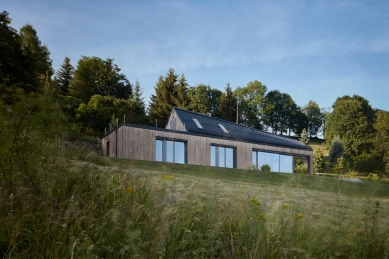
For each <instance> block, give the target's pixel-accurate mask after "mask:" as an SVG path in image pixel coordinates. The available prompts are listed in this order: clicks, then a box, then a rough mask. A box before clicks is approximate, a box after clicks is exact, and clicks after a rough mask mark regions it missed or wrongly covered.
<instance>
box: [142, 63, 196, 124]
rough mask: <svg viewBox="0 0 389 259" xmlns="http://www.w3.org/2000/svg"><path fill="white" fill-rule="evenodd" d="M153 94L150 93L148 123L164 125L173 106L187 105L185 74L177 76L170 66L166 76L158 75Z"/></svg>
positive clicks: (185, 106) (182, 106) (184, 107)
mask: <svg viewBox="0 0 389 259" xmlns="http://www.w3.org/2000/svg"><path fill="white" fill-rule="evenodd" d="M154 89H155V95H154V94H153V95H151V98H150V105H149V117H150V125H155V122H156V121H157V125H158V127H165V126H166V123H167V122H168V120H169V115H170V112H171V110H172V109H173V107H174V106H176V107H179V108H183V109H187V108H188V107H189V98H188V85H187V83H186V79H185V76H184V75H182V76H181V77H179V76H178V75H177V74H175V72H174V69H172V68H170V69H169V71H168V72H167V74H166V76H160V77H159V78H158V81H157V83H156V85H155V87H154Z"/></svg>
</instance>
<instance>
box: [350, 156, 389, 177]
mask: <svg viewBox="0 0 389 259" xmlns="http://www.w3.org/2000/svg"><path fill="white" fill-rule="evenodd" d="M354 170H356V171H358V172H361V173H365V174H369V173H376V174H380V173H382V172H384V170H385V164H384V163H383V162H382V157H381V156H380V155H379V154H377V153H375V154H362V155H360V156H358V157H357V158H356V160H355V163H354Z"/></svg>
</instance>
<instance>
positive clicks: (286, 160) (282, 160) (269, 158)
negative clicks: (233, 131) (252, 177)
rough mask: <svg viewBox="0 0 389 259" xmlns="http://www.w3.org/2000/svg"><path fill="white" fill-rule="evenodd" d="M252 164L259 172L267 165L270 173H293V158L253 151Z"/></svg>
mask: <svg viewBox="0 0 389 259" xmlns="http://www.w3.org/2000/svg"><path fill="white" fill-rule="evenodd" d="M252 163H253V166H256V168H258V169H259V170H261V167H262V166H264V165H268V166H270V171H271V172H282V173H293V156H287V155H280V154H275V153H267V152H261V151H256V150H253V151H252Z"/></svg>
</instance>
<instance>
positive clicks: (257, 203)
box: [250, 198, 261, 205]
mask: <svg viewBox="0 0 389 259" xmlns="http://www.w3.org/2000/svg"><path fill="white" fill-rule="evenodd" d="M250 202H251V203H252V204H255V205H261V203H259V201H257V200H256V199H254V198H253V199H251V200H250Z"/></svg>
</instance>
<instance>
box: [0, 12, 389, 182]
mask: <svg viewBox="0 0 389 259" xmlns="http://www.w3.org/2000/svg"><path fill="white" fill-rule="evenodd" d="M0 24H1V28H0V29H1V44H2V46H1V49H0V52H1V53H0V59H1V60H0V62H1V63H0V64H1V66H0V77H1V79H0V92H1V96H0V101H1V115H0V116H1V121H2V125H3V127H2V132H1V135H2V137H1V138H2V139H3V141H2V144H0V145H1V146H2V148H1V150H2V151H1V152H2V153H3V154H11V153H12V152H10V151H11V150H18V148H17V147H15V145H16V143H17V139H18V138H20V139H22V141H21V142H20V145H22V143H23V144H25V143H27V142H28V143H30V144H31V145H34V144H37V143H34V141H35V140H34V141H33V139H34V138H33V137H32V136H33V135H35V134H37V135H39V134H42V136H43V135H44V136H45V137H47V138H53V136H55V135H62V136H64V135H72V134H73V135H74V134H86V135H91V136H96V137H101V136H103V135H104V134H106V133H107V132H109V131H110V130H113V129H114V128H115V127H117V126H118V125H120V124H122V123H124V122H126V123H135V124H144V125H150V126H158V127H165V125H166V122H167V120H168V117H169V114H170V111H171V109H172V107H174V106H175V107H179V108H183V109H187V110H190V111H194V112H198V113H202V114H206V115H209V116H214V117H217V118H221V119H224V120H228V121H231V122H236V123H239V124H242V125H245V126H248V127H253V128H255V129H258V130H266V131H268V132H272V133H273V134H280V135H286V136H288V137H294V138H298V139H300V140H302V141H303V142H305V143H308V142H309V140H310V139H311V140H312V139H318V136H320V137H324V140H325V142H324V144H323V145H325V147H326V148H327V149H328V150H329V155H328V159H329V162H330V166H332V167H336V168H339V169H341V171H342V172H343V170H346V169H350V170H351V169H352V170H355V171H357V172H359V173H363V174H369V173H374V174H377V175H380V177H384V176H387V175H388V174H389V112H388V111H385V110H378V109H374V108H373V107H371V105H370V104H369V101H368V100H366V99H365V98H364V97H362V96H358V95H353V96H349V95H345V96H341V97H338V98H337V99H336V100H335V101H334V103H333V105H332V107H319V105H318V104H317V103H316V102H315V101H314V100H311V101H309V103H308V104H305V105H303V106H300V105H298V104H296V103H295V102H294V101H293V99H292V97H291V95H290V94H288V93H282V92H280V91H278V90H269V89H268V87H267V86H265V85H264V84H262V83H261V82H260V81H258V80H253V81H249V82H248V83H247V84H246V85H245V86H237V87H235V88H233V87H232V86H230V84H229V83H227V84H226V87H225V90H224V92H223V91H220V90H219V89H217V88H214V87H212V86H210V85H206V84H203V83H198V84H195V85H189V83H188V82H187V80H186V78H185V75H184V74H182V75H179V74H177V73H176V72H175V71H174V69H173V68H169V69H167V72H166V74H165V75H160V76H159V78H157V80H156V83H155V86H154V89H155V93H154V94H152V95H151V96H150V100H149V102H148V103H147V102H146V101H145V100H144V97H142V88H141V84H140V82H138V81H135V82H134V83H131V82H130V81H129V79H127V77H126V75H125V74H123V73H122V72H121V69H120V68H119V67H118V66H117V65H116V64H115V63H114V60H113V59H110V58H107V59H105V60H104V59H101V58H99V57H87V56H81V58H80V59H79V60H78V61H77V64H74V66H73V65H72V62H71V60H70V58H68V57H64V60H63V62H62V64H61V66H60V68H59V69H58V70H57V71H54V69H53V67H52V60H51V59H50V51H49V49H48V46H46V45H45V44H42V42H41V41H40V40H39V37H38V33H37V31H36V30H35V29H34V27H33V26H32V25H30V24H27V25H25V26H23V27H22V28H21V29H20V30H19V31H17V30H16V29H14V28H13V27H12V26H11V18H10V17H9V14H8V13H7V12H6V11H3V12H2V13H1V16H0ZM29 120H30V121H29ZM15 132H16V133H15ZM12 134H14V135H12ZM10 135H12V136H14V139H13V140H12V138H11V139H10V138H9V136H10ZM11 140H12V141H11ZM3 154H2V156H1V160H3V159H6V157H7V155H5V156H3ZM5 164H6V163H5V162H4V161H1V165H0V167H2V169H3V172H4V165H5ZM314 165H315V171H317V172H320V171H321V170H325V169H326V165H325V163H324V158H323V154H322V152H321V150H320V149H318V150H315V161H314Z"/></svg>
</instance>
